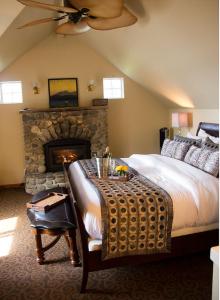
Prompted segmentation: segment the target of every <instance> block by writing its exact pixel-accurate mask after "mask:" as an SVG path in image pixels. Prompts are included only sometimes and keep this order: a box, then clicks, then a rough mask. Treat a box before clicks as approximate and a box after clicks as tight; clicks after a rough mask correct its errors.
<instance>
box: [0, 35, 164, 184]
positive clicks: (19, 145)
mask: <svg viewBox="0 0 220 300" xmlns="http://www.w3.org/2000/svg"><path fill="white" fill-rule="evenodd" d="M111 76H123V77H124V78H125V99H123V100H110V101H109V113H108V123H109V146H110V148H111V151H112V152H113V155H114V156H120V157H126V156H128V155H130V154H132V153H157V152H159V132H158V130H159V128H161V127H164V126H168V124H169V110H168V108H166V107H165V106H164V105H163V104H161V103H160V102H159V101H158V99H156V98H155V97H153V96H152V95H151V94H148V92H146V90H145V89H143V88H142V87H141V86H139V85H138V84H136V83H135V82H134V81H132V80H131V79H129V78H128V77H126V76H124V75H123V74H122V73H121V72H120V71H119V70H118V69H117V68H115V67H114V66H113V65H112V64H110V63H109V62H108V61H106V59H104V58H103V57H102V56H100V55H98V54H97V53H96V52H95V51H94V50H92V49H91V48H88V46H86V45H85V44H84V43H83V42H81V41H79V39H78V37H74V38H73V37H65V38H64V37H62V36H56V35H54V34H52V35H51V36H50V37H48V38H47V39H45V40H44V41H42V42H41V43H40V44H38V45H37V46H36V47H34V48H33V49H32V50H30V51H29V52H27V53H26V54H25V55H24V56H22V57H20V59H18V60H17V61H16V62H14V63H13V64H12V65H11V66H10V67H8V68H7V69H6V70H5V71H4V72H2V73H0V80H21V81H22V83H23V98H24V102H23V103H22V104H13V105H12V104H10V105H9V104H8V105H3V104H2V105H0V140H1V147H0V185H7V184H18V183H21V182H23V179H24V147H23V146H24V145H23V130H22V123H21V116H20V115H19V110H20V109H23V108H32V109H33V108H47V107H48V86H47V80H48V78H59V77H61V78H62V77H63V78H64V77H77V78H78V83H79V105H80V106H90V105H91V100H92V99H93V98H102V97H103V95H102V78H103V77H111ZM91 79H94V80H95V81H96V88H95V90H94V91H93V92H89V91H88V89H87V85H88V81H89V80H91ZM34 81H38V82H39V84H40V94H39V95H34V94H33V91H32V83H33V82H34Z"/></svg>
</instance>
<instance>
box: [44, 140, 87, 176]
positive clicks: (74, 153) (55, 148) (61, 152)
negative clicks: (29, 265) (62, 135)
mask: <svg viewBox="0 0 220 300" xmlns="http://www.w3.org/2000/svg"><path fill="white" fill-rule="evenodd" d="M90 146H91V145H90V142H89V141H87V140H81V139H61V140H55V141H51V142H49V143H47V144H45V145H44V152H45V160H46V168H47V172H56V171H62V168H63V167H62V165H63V162H66V163H70V162H73V161H76V160H78V159H85V158H90V157H91V155H90Z"/></svg>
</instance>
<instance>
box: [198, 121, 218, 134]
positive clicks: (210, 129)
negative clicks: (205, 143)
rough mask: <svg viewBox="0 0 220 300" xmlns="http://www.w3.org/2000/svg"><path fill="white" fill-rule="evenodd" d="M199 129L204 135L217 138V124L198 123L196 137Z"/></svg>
mask: <svg viewBox="0 0 220 300" xmlns="http://www.w3.org/2000/svg"><path fill="white" fill-rule="evenodd" d="M199 129H202V130H204V131H205V132H206V133H208V134H210V135H212V136H215V137H219V124H217V123H206V122H200V123H199V126H198V129H197V132H196V135H198V132H199Z"/></svg>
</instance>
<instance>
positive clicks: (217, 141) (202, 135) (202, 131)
mask: <svg viewBox="0 0 220 300" xmlns="http://www.w3.org/2000/svg"><path fill="white" fill-rule="evenodd" d="M198 136H199V137H201V138H202V139H204V138H207V137H208V138H209V139H210V140H211V141H212V142H214V143H216V144H219V137H215V136H212V135H210V134H208V133H206V132H205V130H203V129H199V132H198Z"/></svg>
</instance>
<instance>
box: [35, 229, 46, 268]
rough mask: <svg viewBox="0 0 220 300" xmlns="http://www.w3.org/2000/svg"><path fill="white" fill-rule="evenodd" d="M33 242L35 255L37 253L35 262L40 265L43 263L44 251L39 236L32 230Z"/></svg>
mask: <svg viewBox="0 0 220 300" xmlns="http://www.w3.org/2000/svg"><path fill="white" fill-rule="evenodd" d="M34 235H35V241H36V253H37V262H38V263H39V264H40V265H42V264H43V263H44V251H43V247H42V241H41V234H40V233H39V232H38V230H37V229H36V230H34Z"/></svg>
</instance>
